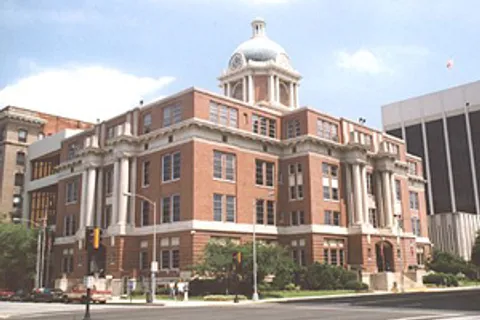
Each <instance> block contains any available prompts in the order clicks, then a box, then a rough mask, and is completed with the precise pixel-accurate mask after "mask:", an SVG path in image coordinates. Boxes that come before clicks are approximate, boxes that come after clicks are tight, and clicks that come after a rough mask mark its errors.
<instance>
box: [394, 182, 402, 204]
mask: <svg viewBox="0 0 480 320" xmlns="http://www.w3.org/2000/svg"><path fill="white" fill-rule="evenodd" d="M395 195H396V198H397V200H399V201H400V200H402V186H401V184H400V180H395Z"/></svg>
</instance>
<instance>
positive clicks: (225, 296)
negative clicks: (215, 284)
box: [203, 295, 247, 301]
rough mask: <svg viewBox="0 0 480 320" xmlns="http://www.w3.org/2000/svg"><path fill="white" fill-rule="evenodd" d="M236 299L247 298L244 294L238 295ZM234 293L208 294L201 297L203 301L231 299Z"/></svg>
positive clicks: (233, 297)
mask: <svg viewBox="0 0 480 320" xmlns="http://www.w3.org/2000/svg"><path fill="white" fill-rule="evenodd" d="M237 297H238V300H247V297H246V296H244V295H238V296H237ZM233 299H235V295H228V296H227V295H210V296H205V297H203V300H204V301H233Z"/></svg>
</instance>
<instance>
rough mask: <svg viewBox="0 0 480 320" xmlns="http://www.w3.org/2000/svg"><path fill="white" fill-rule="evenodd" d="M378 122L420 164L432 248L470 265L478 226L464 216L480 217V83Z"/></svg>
mask: <svg viewBox="0 0 480 320" xmlns="http://www.w3.org/2000/svg"><path fill="white" fill-rule="evenodd" d="M382 117H383V126H384V130H385V131H386V132H387V133H389V134H391V135H393V136H396V137H398V138H401V139H404V140H405V143H406V146H407V151H408V152H409V153H411V154H414V155H416V156H419V157H421V158H422V159H423V168H424V172H423V174H424V175H425V177H426V178H427V181H428V183H427V199H426V200H427V208H428V212H429V214H430V215H431V216H430V217H429V220H430V221H431V223H430V227H431V228H430V232H431V235H432V239H435V243H434V244H435V246H437V247H438V248H439V249H442V250H446V251H450V252H452V253H456V254H459V255H461V256H462V257H464V258H465V259H470V253H471V247H472V243H473V240H474V238H475V232H476V231H477V230H478V228H479V224H478V217H477V216H475V217H469V216H468V215H465V213H466V214H473V215H478V214H479V213H480V207H479V206H480V204H479V189H478V188H479V183H480V171H479V170H480V126H479V125H478V123H480V82H474V83H469V84H465V85H462V86H458V87H454V88H450V89H447V90H443V91H439V92H435V93H430V94H427V95H424V96H420V97H417V98H412V99H408V100H404V101H400V102H395V103H391V104H388V105H385V106H383V109H382ZM437 214H441V215H443V216H444V217H441V218H440V217H438V216H432V215H437ZM455 221H458V223H457V222H455ZM454 243H455V245H453V244H454Z"/></svg>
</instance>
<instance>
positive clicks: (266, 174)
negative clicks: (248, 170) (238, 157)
mask: <svg viewBox="0 0 480 320" xmlns="http://www.w3.org/2000/svg"><path fill="white" fill-rule="evenodd" d="M274 169H275V165H274V163H273V162H267V161H263V160H258V159H257V160H255V183H256V184H257V185H261V186H263V185H265V186H268V187H273V181H274V173H273V172H274Z"/></svg>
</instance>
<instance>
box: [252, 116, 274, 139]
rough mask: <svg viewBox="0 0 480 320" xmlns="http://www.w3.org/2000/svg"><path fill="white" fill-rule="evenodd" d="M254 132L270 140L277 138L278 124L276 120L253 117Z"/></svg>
mask: <svg viewBox="0 0 480 320" xmlns="http://www.w3.org/2000/svg"><path fill="white" fill-rule="evenodd" d="M252 125H253V132H254V133H258V134H261V135H263V136H268V137H270V138H275V137H276V127H277V123H276V121H275V120H274V119H270V118H266V117H263V116H259V115H256V114H253V115H252Z"/></svg>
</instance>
